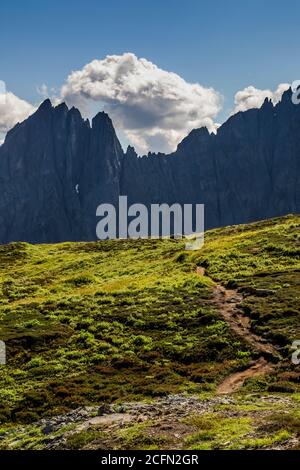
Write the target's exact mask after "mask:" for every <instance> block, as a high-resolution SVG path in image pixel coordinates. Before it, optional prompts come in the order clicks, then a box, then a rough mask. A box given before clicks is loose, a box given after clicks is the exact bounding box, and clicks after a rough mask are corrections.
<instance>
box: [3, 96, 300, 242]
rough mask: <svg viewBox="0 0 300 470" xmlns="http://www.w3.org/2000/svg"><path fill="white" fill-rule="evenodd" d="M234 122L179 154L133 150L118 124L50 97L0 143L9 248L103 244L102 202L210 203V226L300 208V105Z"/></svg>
mask: <svg viewBox="0 0 300 470" xmlns="http://www.w3.org/2000/svg"><path fill="white" fill-rule="evenodd" d="M290 95H291V92H290V91H288V92H286V93H285V94H284V95H283V98H282V101H281V102H280V103H278V104H277V105H276V106H273V105H272V103H271V102H269V101H268V100H266V101H265V103H264V104H263V106H262V107H261V109H251V110H249V111H246V112H244V113H241V112H240V113H238V114H236V115H234V116H232V117H231V118H230V119H229V120H228V121H227V122H226V123H225V124H223V125H222V126H221V127H220V128H219V130H218V133H217V135H213V134H211V135H210V134H209V133H208V132H207V130H206V129H205V128H201V129H195V130H193V131H192V132H191V133H190V134H189V135H188V136H187V137H186V138H185V139H184V140H183V141H182V142H181V143H180V144H179V145H178V148H177V150H176V151H175V152H174V153H173V154H170V155H163V154H158V155H157V154H149V155H148V156H144V157H142V158H139V157H138V156H137V155H136V153H135V151H134V149H133V148H132V147H129V148H128V149H127V152H126V153H125V154H124V153H123V151H122V148H121V146H120V143H119V141H118V138H117V136H116V134H115V131H114V128H113V125H112V122H111V120H110V118H109V117H108V116H107V115H106V114H105V113H99V114H97V116H96V117H95V118H94V119H93V121H92V125H91V126H90V124H89V121H85V120H84V119H83V118H82V117H81V115H80V113H79V111H78V110H76V109H75V108H72V109H70V110H69V109H68V108H67V106H66V105H65V104H61V105H59V106H58V107H53V106H52V105H51V103H50V101H49V100H46V101H45V102H44V103H43V104H42V105H41V106H40V108H39V109H38V110H37V111H36V113H35V114H33V115H32V116H30V117H29V118H28V119H27V120H26V121H24V122H23V123H21V124H17V125H16V126H15V127H14V128H13V129H12V130H11V131H10V132H9V133H8V134H7V136H6V140H5V143H4V144H3V145H2V146H1V147H0V184H1V192H2V194H1V200H0V242H1V243H7V242H10V241H19V240H24V241H30V242H58V241H65V240H94V239H95V238H96V232H95V229H96V223H97V220H96V208H97V206H98V205H99V204H100V203H102V202H108V203H109V202H110V203H113V204H115V205H117V201H118V197H119V195H121V194H122V195H127V196H128V200H129V201H128V202H129V203H130V204H131V203H134V202H140V203H144V204H146V205H148V206H149V205H150V204H151V203H164V202H165V203H169V204H171V203H174V202H178V203H181V204H184V203H204V204H205V219H206V222H205V225H206V228H211V227H218V226H223V225H230V224H237V223H246V222H250V221H254V220H259V219H264V218H268V217H273V216H279V215H284V214H286V213H297V212H299V209H300V189H299V188H300V184H299V183H300V163H299V161H300V106H295V105H293V104H292V102H291V96H290Z"/></svg>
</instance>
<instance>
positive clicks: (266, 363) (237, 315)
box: [197, 266, 278, 394]
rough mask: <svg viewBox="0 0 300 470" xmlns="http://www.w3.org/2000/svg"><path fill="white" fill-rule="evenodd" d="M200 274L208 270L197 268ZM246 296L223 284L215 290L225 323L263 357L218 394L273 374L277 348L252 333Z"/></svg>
mask: <svg viewBox="0 0 300 470" xmlns="http://www.w3.org/2000/svg"><path fill="white" fill-rule="evenodd" d="M197 274H199V275H200V276H204V275H205V269H204V268H202V267H200V266H198V267H197ZM242 301H243V296H242V295H241V294H239V293H238V292H237V291H236V290H234V289H226V288H225V287H223V286H222V285H220V284H217V285H216V287H215V288H214V302H215V304H216V305H217V307H218V310H219V312H220V313H221V315H222V316H223V318H224V320H225V321H226V322H227V323H228V324H229V326H230V328H231V329H232V330H233V331H234V332H235V333H236V334H237V335H238V336H240V337H242V338H243V340H244V341H245V342H246V343H248V344H249V345H250V346H251V347H252V348H253V349H255V350H256V351H257V352H259V353H260V355H261V357H260V358H259V359H258V360H257V361H256V362H254V363H252V364H251V365H250V367H248V368H247V369H245V370H243V371H239V372H235V373H233V374H231V375H230V376H228V377H226V379H225V380H224V381H223V382H222V383H221V384H220V385H219V387H218V388H217V393H219V394H229V393H232V392H234V391H236V390H238V389H239V388H240V387H242V386H243V384H244V382H245V380H246V379H248V378H251V377H256V376H260V375H264V374H267V373H270V372H272V370H274V362H277V360H278V352H277V351H276V349H275V348H274V346H273V345H272V344H270V343H268V342H267V341H266V340H264V339H263V338H261V337H260V336H258V335H256V334H255V333H253V332H252V331H251V322H250V319H249V317H247V316H246V315H245V313H244V312H243V310H242V308H241V303H242Z"/></svg>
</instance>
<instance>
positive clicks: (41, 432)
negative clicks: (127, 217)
mask: <svg viewBox="0 0 300 470" xmlns="http://www.w3.org/2000/svg"><path fill="white" fill-rule="evenodd" d="M299 228H300V217H299V216H298V215H288V216H286V217H281V218H275V219H269V220H265V221H261V222H256V223H251V224H247V225H235V226H228V227H225V228H220V229H214V230H210V231H207V232H205V243H204V246H203V247H202V248H201V249H200V250H196V251H186V250H185V240H183V239H175V238H171V239H137V240H130V239H128V240H121V239H120V240H107V241H98V242H64V243H59V244H37V245H33V244H29V243H23V242H18V243H10V244H7V245H1V246H0V292H1V296H0V340H1V341H3V342H4V343H5V346H6V364H1V365H0V371H1V375H0V421H1V424H0V449H1V450H7V449H46V450H48V449H72V450H75V449H102V450H103V449H122V450H124V449H166V448H168V449H299V448H300V365H299V363H300V352H299V360H298V350H297V348H298V349H299V350H300V311H299V304H300V275H299V273H300V231H299ZM297 341H298V345H297Z"/></svg>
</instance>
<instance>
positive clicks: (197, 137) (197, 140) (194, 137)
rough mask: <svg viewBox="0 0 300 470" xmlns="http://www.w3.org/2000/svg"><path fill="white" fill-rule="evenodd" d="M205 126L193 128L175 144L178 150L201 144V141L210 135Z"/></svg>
mask: <svg viewBox="0 0 300 470" xmlns="http://www.w3.org/2000/svg"><path fill="white" fill-rule="evenodd" d="M210 135H211V134H210V133H209V132H208V129H207V127H200V128H199V129H193V130H192V131H191V132H190V133H189V134H188V135H187V136H186V137H185V138H184V139H183V140H182V141H181V142H180V143H179V144H178V146H177V150H178V151H182V150H186V149H187V148H189V147H192V146H195V145H196V146H198V145H201V143H202V142H203V141H205V140H207V139H209V137H210Z"/></svg>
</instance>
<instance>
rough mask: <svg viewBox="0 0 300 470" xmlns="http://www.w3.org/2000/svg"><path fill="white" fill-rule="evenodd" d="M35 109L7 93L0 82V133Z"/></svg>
mask: <svg viewBox="0 0 300 470" xmlns="http://www.w3.org/2000/svg"><path fill="white" fill-rule="evenodd" d="M35 109H36V108H35V107H34V106H32V104H30V103H28V102H27V101H25V100H22V99H21V98H19V97H18V96H16V95H14V94H13V93H11V92H10V91H7V90H6V88H5V85H4V82H3V81H0V133H6V132H7V131H8V130H9V129H11V128H12V127H13V126H14V125H15V124H17V122H22V121H23V120H24V119H26V118H27V117H28V116H29V115H30V114H32V113H33V112H34V111H35Z"/></svg>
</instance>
